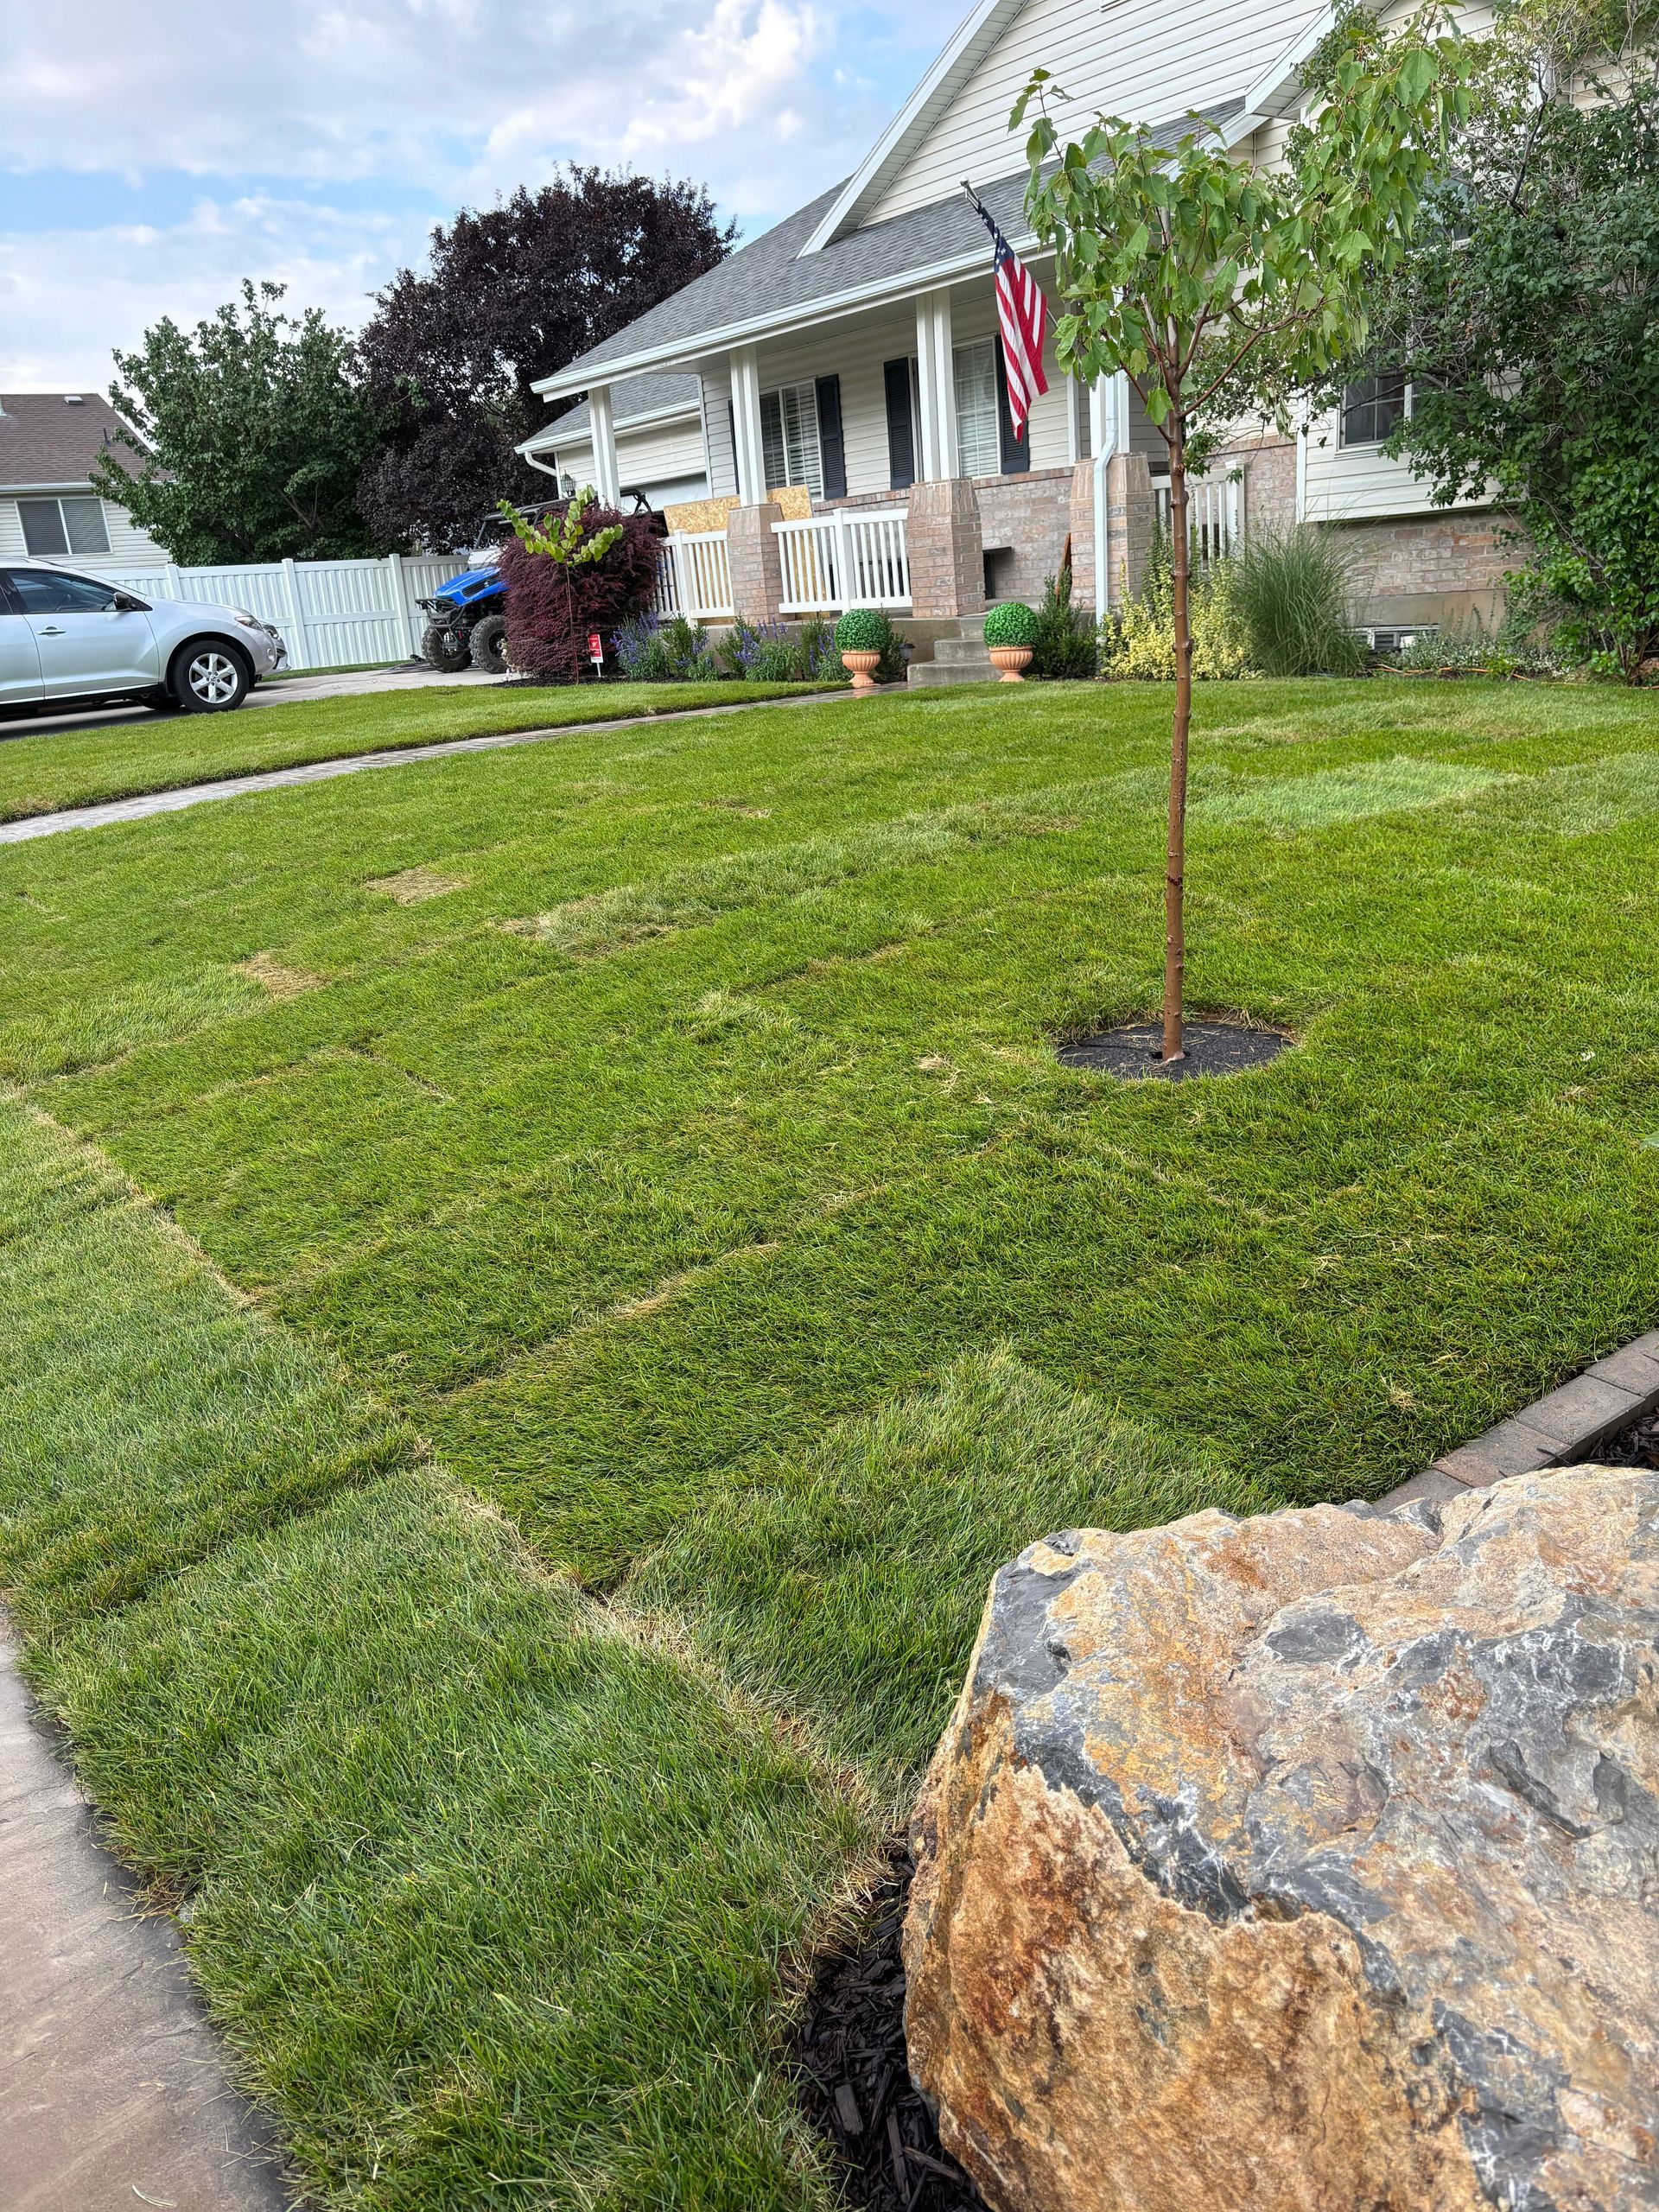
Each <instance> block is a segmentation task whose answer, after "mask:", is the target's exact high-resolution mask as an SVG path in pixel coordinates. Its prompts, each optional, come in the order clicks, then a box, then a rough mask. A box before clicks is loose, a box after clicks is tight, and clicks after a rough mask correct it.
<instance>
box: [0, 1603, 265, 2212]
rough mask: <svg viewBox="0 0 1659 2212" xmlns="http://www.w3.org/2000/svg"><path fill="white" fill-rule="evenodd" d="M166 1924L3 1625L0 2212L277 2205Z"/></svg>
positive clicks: (231, 2210)
mask: <svg viewBox="0 0 1659 2212" xmlns="http://www.w3.org/2000/svg"><path fill="white" fill-rule="evenodd" d="M289 2202H290V2200H289V2196H288V2194H287V2191H286V2190H284V2189H283V2185H282V2183H281V2182H280V2180H279V2179H278V2177H277V2164H276V2158H275V2153H274V2152H273V2151H272V2150H271V2149H270V2145H269V2143H268V2139H267V2138H266V2135H265V2133H264V2129H263V2128H262V2126H261V2125H260V2123H259V2121H258V2120H257V2118H256V2116H255V2114H254V2113H253V2111H252V2109H251V2107H249V2105H248V2104H247V2103H246V2102H245V2100H244V2099H243V2098H242V2097H241V2096H239V2095H238V2094H237V2092H236V2091H235V2089H233V2088H232V2086H231V2082H230V2077H229V2075H228V2072H227V2070H226V2064H225V2059H224V2055H223V2053H222V2052H221V2051H220V2050H219V2044H218V2042H217V2039H216V2038H215V2037H214V2034H213V2030H212V2029H211V2028H210V2027H209V2026H208V2024H207V2017H206V2015H205V2013H204V2012H203V2011H202V2008H201V2005H200V2000H199V1999H198V1998H197V1996H196V1994H195V1992H194V1989H193V1987H192V1986H191V1983H190V1980H189V1977H188V1974H187V1973H186V1971H185V1965H184V1959H183V1955H182V1950H181V1944H180V1940H179V1934H178V1930H177V1929H176V1928H175V1925H174V1923H173V1922H172V1921H171V1920H170V1919H168V1918H167V1917H165V1916H157V1915H147V1916H141V1915H140V1912H139V1910H138V1898H137V1889H136V1885H135V1884H134V1881H133V1878H132V1876H131V1875H130V1873H128V1872H127V1871H126V1869H125V1868H124V1867H123V1866H121V1865H120V1864H119V1862H118V1860H116V1859H113V1858H111V1855H110V1853H108V1852H107V1851H105V1849H104V1847H103V1846H102V1845H101V1844H100V1843H99V1840H98V1835H97V1831H96V1828H95V1826H94V1823H93V1819H92V1813H91V1811H90V1809H89V1808H88V1807H87V1805H86V1801H85V1800H84V1798H83V1797H82V1796H81V1795H80V1792H79V1789H77V1787H76V1785H75V1781H74V1777H73V1774H72V1773H71V1772H70V1770H69V1769H68V1767H67V1765H66V1764H64V1762H63V1760H62V1759H61V1758H60V1756H59V1754H58V1752H57V1751H56V1749H55V1747H54V1745H53V1744H52V1742H51V1741H50V1739H49V1738H48V1734H47V1732H46V1731H45V1730H44V1729H43V1727H42V1726H41V1723H40V1721H39V1719H38V1717H37V1714H36V1712H35V1704H34V1700H33V1699H32V1698H31V1697H30V1696H29V1692H28V1690H27V1688H25V1687H24V1684H23V1681H22V1676H21V1675H19V1673H18V1671H17V1666H16V1655H15V1649H14V1647H13V1645H12V1643H11V1642H10V1636H9V1632H8V1631H7V1630H6V1628H5V1625H4V1624H3V1622H0V2212H123V2208H124V2212H137V2208H138V2207H139V2206H140V2205H144V2204H153V2205H159V2206H163V2207H167V2208H170V2212H287V2208H288V2207H289Z"/></svg>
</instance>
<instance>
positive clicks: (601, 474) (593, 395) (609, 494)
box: [588, 384, 622, 507]
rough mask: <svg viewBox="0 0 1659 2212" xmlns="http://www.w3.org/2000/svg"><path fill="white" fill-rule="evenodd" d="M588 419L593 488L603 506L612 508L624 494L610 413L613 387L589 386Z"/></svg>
mask: <svg viewBox="0 0 1659 2212" xmlns="http://www.w3.org/2000/svg"><path fill="white" fill-rule="evenodd" d="M588 422H589V423H591V424H592V426H593V433H594V491H595V492H597V493H598V494H599V499H600V505H601V506H606V507H613V506H615V505H617V503H618V502H619V501H620V499H621V497H622V479H621V476H620V474H619V473H618V470H617V464H616V424H615V422H614V420H613V417H612V415H611V387H610V386H609V385H607V384H596V385H589V386H588Z"/></svg>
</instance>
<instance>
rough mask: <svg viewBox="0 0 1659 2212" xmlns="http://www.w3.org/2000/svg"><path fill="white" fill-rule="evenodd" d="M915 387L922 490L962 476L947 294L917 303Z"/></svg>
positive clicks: (926, 294)
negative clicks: (919, 433) (917, 404)
mask: <svg viewBox="0 0 1659 2212" xmlns="http://www.w3.org/2000/svg"><path fill="white" fill-rule="evenodd" d="M916 385H917V394H918V401H919V408H918V412H919V414H920V416H921V422H920V424H919V426H918V427H919V428H920V430H921V448H922V449H921V452H920V453H919V454H918V456H917V461H918V474H919V475H920V477H921V480H922V481H923V482H924V483H925V484H938V483H939V482H941V481H942V480H944V478H946V477H948V476H956V475H958V474H960V473H961V468H960V462H959V461H958V458H957V370H956V353H955V347H954V346H953V344H952V340H951V335H950V293H949V292H924V293H923V294H922V296H921V297H920V298H919V299H918V301H917V302H916Z"/></svg>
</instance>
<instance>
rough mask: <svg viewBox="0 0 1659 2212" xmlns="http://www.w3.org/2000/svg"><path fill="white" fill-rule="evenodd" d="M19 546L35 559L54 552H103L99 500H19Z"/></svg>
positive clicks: (106, 542) (106, 539) (105, 542)
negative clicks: (20, 537) (21, 537)
mask: <svg viewBox="0 0 1659 2212" xmlns="http://www.w3.org/2000/svg"><path fill="white" fill-rule="evenodd" d="M17 512H18V513H19V514H20V515H21V516H22V523H23V549H24V550H25V551H26V552H29V553H32V554H33V555H34V556H35V559H36V560H37V561H39V560H50V558H51V557H52V556H53V555H54V553H83V554H84V553H107V552H108V551H109V550H110V533H109V531H108V530H107V529H106V528H105V522H104V502H103V501H102V499H19V500H18V502H17Z"/></svg>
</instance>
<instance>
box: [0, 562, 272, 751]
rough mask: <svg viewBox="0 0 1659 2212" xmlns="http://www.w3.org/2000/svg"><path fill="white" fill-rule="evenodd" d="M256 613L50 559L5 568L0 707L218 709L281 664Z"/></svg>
mask: <svg viewBox="0 0 1659 2212" xmlns="http://www.w3.org/2000/svg"><path fill="white" fill-rule="evenodd" d="M287 660H288V648H287V647H286V646H285V645H283V640H282V637H281V634H280V632H277V631H276V630H273V629H272V628H271V626H270V623H269V622H262V621H261V620H259V617H258V616H257V614H249V613H246V612H245V610H244V609H243V608H241V607H214V606H212V605H209V604H208V603H207V602H206V601H201V602H198V601H194V600H188V599H162V600H154V601H152V600H148V599H140V598H139V597H138V596H137V594H136V593H134V592H130V591H127V590H125V589H124V588H123V587H122V586H121V585H119V584H108V583H100V582H99V580H98V578H97V577H96V576H81V575H75V574H73V571H71V570H70V569H60V568H58V567H57V566H56V565H55V564H54V563H51V562H48V561H11V562H7V563H4V564H3V565H0V714H20V713H21V714H28V713H29V712H31V711H33V712H35V713H39V712H40V711H41V710H42V709H47V710H50V709H67V708H69V707H73V706H77V705H80V704H82V703H85V704H87V705H92V704H94V703H98V702H109V701H111V700H117V699H137V700H139V701H141V702H143V704H144V705H146V706H151V707H168V706H176V707H182V708H183V709H184V710H185V712H186V713H187V714H194V715H218V714H223V713H224V712H225V711H226V709H228V708H231V707H239V706H240V705H241V703H242V702H243V701H244V700H245V698H246V697H247V696H248V694H249V692H250V691H251V690H252V689H253V687H254V685H255V684H256V683H257V682H258V681H259V679H260V677H262V676H270V675H273V674H274V673H275V672H276V671H277V669H279V668H282V667H283V666H284V665H285V664H286V662H287Z"/></svg>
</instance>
